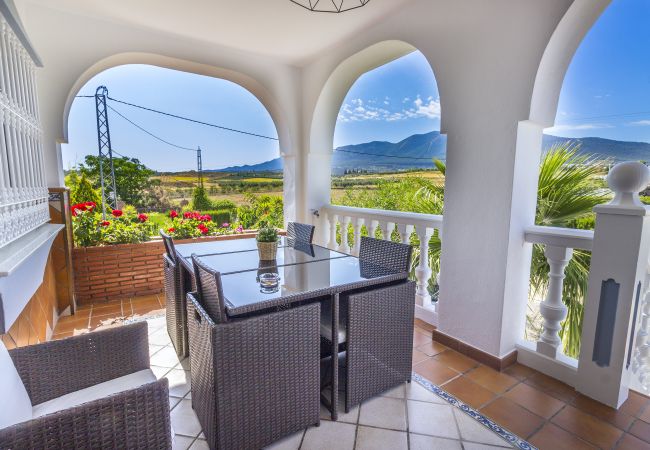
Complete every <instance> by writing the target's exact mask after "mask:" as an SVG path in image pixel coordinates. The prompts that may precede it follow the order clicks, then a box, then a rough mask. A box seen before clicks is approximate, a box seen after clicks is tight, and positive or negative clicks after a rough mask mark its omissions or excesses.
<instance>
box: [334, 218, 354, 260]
mask: <svg viewBox="0 0 650 450" xmlns="http://www.w3.org/2000/svg"><path fill="white" fill-rule="evenodd" d="M351 221H352V218H351V217H350V216H344V217H343V220H342V221H341V243H340V244H339V246H338V249H337V250H338V251H339V252H342V253H350V244H349V243H348V228H349V226H350V222H351Z"/></svg>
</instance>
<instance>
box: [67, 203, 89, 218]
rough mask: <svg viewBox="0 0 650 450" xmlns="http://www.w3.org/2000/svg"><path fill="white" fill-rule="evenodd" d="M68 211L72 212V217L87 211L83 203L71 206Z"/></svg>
mask: <svg viewBox="0 0 650 450" xmlns="http://www.w3.org/2000/svg"><path fill="white" fill-rule="evenodd" d="M70 209H71V210H72V215H73V216H77V215H78V214H79V212H83V211H87V210H88V208H87V207H86V204H85V203H77V204H76V205H72V206H71V207H70Z"/></svg>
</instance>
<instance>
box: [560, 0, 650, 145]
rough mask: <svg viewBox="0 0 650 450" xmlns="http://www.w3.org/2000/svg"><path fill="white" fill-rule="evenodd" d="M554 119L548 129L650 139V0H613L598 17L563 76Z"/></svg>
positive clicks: (574, 134) (581, 134) (570, 133)
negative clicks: (552, 125)
mask: <svg viewBox="0 0 650 450" xmlns="http://www.w3.org/2000/svg"><path fill="white" fill-rule="evenodd" d="M633 113H641V114H633ZM555 124H556V126H555V127H554V128H553V129H548V130H547V133H550V134H556V135H560V136H568V137H585V136H598V137H603V138H608V139H617V140H626V141H642V142H650V1H648V0H614V1H613V2H612V4H611V5H610V6H609V7H608V8H607V10H605V12H604V13H603V15H602V16H601V17H600V18H599V19H598V21H597V22H596V24H595V25H594V26H593V27H592V29H591V30H590V31H589V33H588V34H587V36H586V37H585V39H584V40H583V42H582V44H581V45H580V47H579V48H578V51H577V52H576V54H575V56H574V58H573V60H572V62H571V65H570V67H569V70H568V72H567V74H566V76H565V79H564V84H563V86H562V94H561V95H560V102H559V106H558V113H557V116H556V119H555Z"/></svg>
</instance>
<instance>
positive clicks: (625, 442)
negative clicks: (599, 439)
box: [616, 434, 650, 450]
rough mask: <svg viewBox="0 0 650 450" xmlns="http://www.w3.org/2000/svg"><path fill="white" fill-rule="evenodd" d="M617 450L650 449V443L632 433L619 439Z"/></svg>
mask: <svg viewBox="0 0 650 450" xmlns="http://www.w3.org/2000/svg"><path fill="white" fill-rule="evenodd" d="M616 450H650V444H648V443H647V442H644V441H642V440H641V439H638V438H636V437H634V436H632V435H631V434H625V435H623V438H622V439H621V440H620V441H618V445H617V446H616Z"/></svg>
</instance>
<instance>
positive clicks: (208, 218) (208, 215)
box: [199, 214, 212, 222]
mask: <svg viewBox="0 0 650 450" xmlns="http://www.w3.org/2000/svg"><path fill="white" fill-rule="evenodd" d="M199 220H200V221H202V222H212V217H210V214H206V215H204V216H199Z"/></svg>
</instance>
